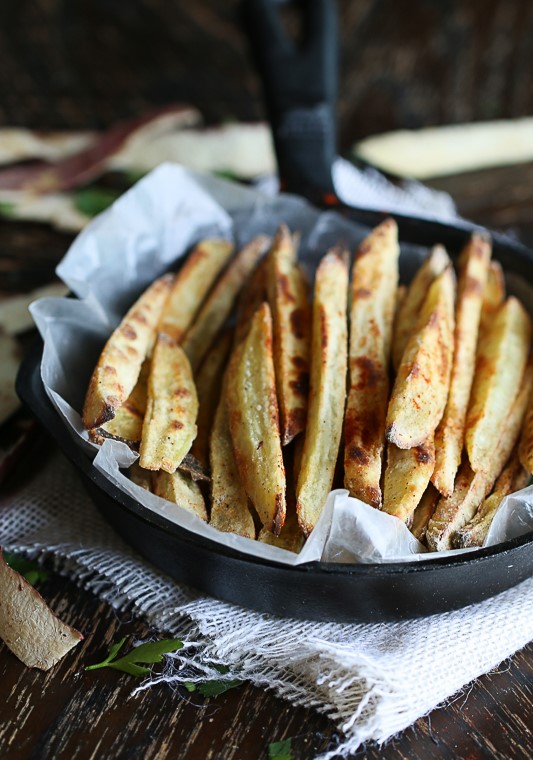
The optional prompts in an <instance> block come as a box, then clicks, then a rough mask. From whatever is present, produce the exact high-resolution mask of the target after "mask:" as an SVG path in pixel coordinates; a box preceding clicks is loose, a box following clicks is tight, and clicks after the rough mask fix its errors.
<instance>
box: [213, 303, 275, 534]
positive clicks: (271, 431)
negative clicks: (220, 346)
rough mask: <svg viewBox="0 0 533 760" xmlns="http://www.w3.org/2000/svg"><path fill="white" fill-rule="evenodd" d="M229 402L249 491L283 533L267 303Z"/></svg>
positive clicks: (230, 382) (267, 523)
mask: <svg viewBox="0 0 533 760" xmlns="http://www.w3.org/2000/svg"><path fill="white" fill-rule="evenodd" d="M227 406H228V416H229V427H230V431H231V438H232V441H233V450H234V453H235V459H236V461H237V467H238V468H239V473H240V476H241V480H242V483H243V485H244V489H245V491H246V493H247V494H248V496H249V498H250V499H251V501H252V504H253V505H254V507H255V510H256V512H257V514H258V515H259V518H260V520H261V522H262V523H263V525H264V527H265V528H266V529H267V530H270V531H272V533H274V534H275V535H279V532H280V530H281V528H282V527H283V523H284V522H285V508H286V499H285V467H284V465H283V456H282V453H281V439H280V431H279V412H278V403H277V398H276V379H275V375H274V360H273V356H272V316H271V313H270V307H269V305H268V304H267V303H263V304H261V306H260V307H259V309H258V310H257V312H256V314H255V316H254V318H253V320H252V324H251V327H250V331H249V333H248V335H247V337H246V338H245V340H244V341H243V343H241V344H240V345H239V346H238V349H237V350H236V351H234V353H233V355H232V357H231V359H230V363H229V367H228V379H227Z"/></svg>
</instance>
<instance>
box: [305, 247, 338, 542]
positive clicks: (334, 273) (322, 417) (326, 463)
mask: <svg viewBox="0 0 533 760" xmlns="http://www.w3.org/2000/svg"><path fill="white" fill-rule="evenodd" d="M347 299H348V254H347V252H346V251H345V250H343V249H341V248H334V249H332V250H331V251H330V252H329V253H327V254H326V255H325V256H324V258H323V259H322V261H321V262H320V264H319V266H318V269H317V272H316V280H315V298H314V303H313V326H312V343H311V384H310V393H309V408H308V414H307V429H306V432H305V439H304V450H303V454H302V463H301V468H300V474H299V477H298V484H297V487H296V497H297V498H296V512H297V514H298V522H299V524H300V527H301V528H302V530H303V532H304V535H306V536H307V535H309V533H310V532H311V531H312V530H313V528H314V527H315V525H316V523H317V521H318V518H319V517H320V513H321V511H322V508H323V507H324V504H325V502H326V497H327V495H328V492H329V491H330V489H331V484H332V482H333V475H334V471H335V464H336V462H337V455H338V452H339V443H340V439H341V434H342V420H343V416H344V404H345V401H346V368H347V337H348V336H347V332H348V331H347V321H346V310H347Z"/></svg>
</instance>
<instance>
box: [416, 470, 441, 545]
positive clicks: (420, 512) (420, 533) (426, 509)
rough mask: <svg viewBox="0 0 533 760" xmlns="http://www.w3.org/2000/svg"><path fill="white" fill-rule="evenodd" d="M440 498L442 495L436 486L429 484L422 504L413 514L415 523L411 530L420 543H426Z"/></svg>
mask: <svg viewBox="0 0 533 760" xmlns="http://www.w3.org/2000/svg"><path fill="white" fill-rule="evenodd" d="M439 497H440V494H439V492H438V491H437V489H436V488H435V486H434V485H433V484H432V483H429V484H428V487H427V488H426V490H425V491H424V494H423V496H422V498H421V499H420V504H419V505H418V507H417V508H416V509H415V511H414V513H413V521H412V523H411V528H410V530H411V533H412V534H413V536H414V537H415V538H418V540H419V541H422V542H424V541H425V538H426V530H427V527H428V523H429V521H430V520H431V518H432V517H433V513H434V512H435V508H436V506H437V502H438V500H439Z"/></svg>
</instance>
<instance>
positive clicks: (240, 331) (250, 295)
mask: <svg viewBox="0 0 533 760" xmlns="http://www.w3.org/2000/svg"><path fill="white" fill-rule="evenodd" d="M267 260H268V257H264V258H262V259H261V261H260V262H259V264H258V265H257V266H256V268H255V269H254V271H253V272H252V274H251V276H250V279H249V280H248V282H247V283H246V287H245V288H243V290H242V292H241V295H240V297H239V303H238V304H237V324H236V327H235V345H237V344H238V343H240V342H241V341H242V340H244V339H245V338H246V336H247V335H248V331H249V329H250V325H251V324H252V319H253V317H254V314H255V313H256V311H257V309H258V308H259V307H260V306H261V304H262V303H263V301H266V300H267V270H268V265H267Z"/></svg>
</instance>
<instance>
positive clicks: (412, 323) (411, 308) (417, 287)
mask: <svg viewBox="0 0 533 760" xmlns="http://www.w3.org/2000/svg"><path fill="white" fill-rule="evenodd" d="M450 263H451V262H450V259H449V257H448V254H447V253H446V250H445V249H444V248H443V246H442V245H436V246H434V247H433V248H432V249H431V253H430V254H429V256H428V257H427V259H426V260H425V261H424V263H423V264H422V266H421V267H420V269H419V270H418V272H417V273H416V274H415V276H414V278H413V280H412V282H411V284H410V285H409V287H408V289H407V292H406V293H405V295H404V296H403V298H402V299H401V301H399V303H398V309H397V313H396V317H395V320H394V338H393V342H392V364H393V367H394V369H395V370H396V371H398V367H399V366H400V363H401V361H402V356H403V352H404V351H405V348H406V346H407V344H408V343H409V341H410V339H411V337H412V335H413V332H414V330H415V327H416V323H417V321H418V317H419V314H420V309H421V308H422V305H423V304H424V301H425V300H426V296H427V292H428V290H429V287H430V285H431V283H432V282H433V280H435V279H436V278H437V277H438V276H439V275H441V274H442V273H443V272H444V270H445V269H446V267H448V266H450Z"/></svg>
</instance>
